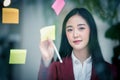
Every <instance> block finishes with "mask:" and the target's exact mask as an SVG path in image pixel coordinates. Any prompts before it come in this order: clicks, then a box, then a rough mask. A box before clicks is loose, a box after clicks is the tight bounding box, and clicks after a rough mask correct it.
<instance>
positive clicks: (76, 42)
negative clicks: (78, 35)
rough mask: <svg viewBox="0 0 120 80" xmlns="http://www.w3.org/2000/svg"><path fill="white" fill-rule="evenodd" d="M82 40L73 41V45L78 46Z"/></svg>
mask: <svg viewBox="0 0 120 80" xmlns="http://www.w3.org/2000/svg"><path fill="white" fill-rule="evenodd" d="M81 41H82V40H75V41H73V43H74V44H79V43H80V42H81Z"/></svg>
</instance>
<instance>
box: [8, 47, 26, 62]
mask: <svg viewBox="0 0 120 80" xmlns="http://www.w3.org/2000/svg"><path fill="white" fill-rule="evenodd" d="M26 52H27V51H26V50H23V49H11V50H10V59H9V64H25V61H26Z"/></svg>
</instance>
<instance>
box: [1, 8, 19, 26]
mask: <svg viewBox="0 0 120 80" xmlns="http://www.w3.org/2000/svg"><path fill="white" fill-rule="evenodd" d="M2 23H4V24H18V23H19V10H18V9H16V8H2Z"/></svg>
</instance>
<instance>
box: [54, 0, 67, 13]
mask: <svg viewBox="0 0 120 80" xmlns="http://www.w3.org/2000/svg"><path fill="white" fill-rule="evenodd" d="M64 5H65V1H64V0H56V1H55V2H54V3H53V5H52V8H53V9H54V11H55V13H56V14H57V15H59V13H60V12H61V10H62V9H63V7H64Z"/></svg>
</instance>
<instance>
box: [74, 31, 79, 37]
mask: <svg viewBox="0 0 120 80" xmlns="http://www.w3.org/2000/svg"><path fill="white" fill-rule="evenodd" d="M73 37H74V38H77V37H79V32H78V30H74V32H73Z"/></svg>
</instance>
